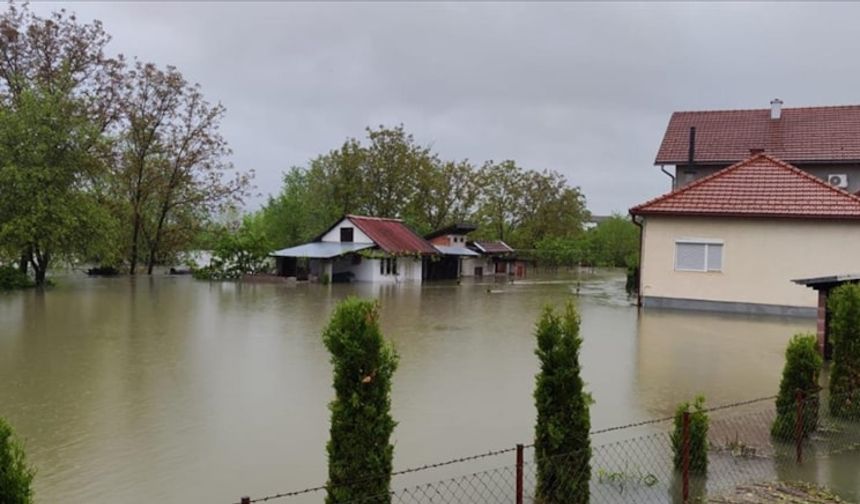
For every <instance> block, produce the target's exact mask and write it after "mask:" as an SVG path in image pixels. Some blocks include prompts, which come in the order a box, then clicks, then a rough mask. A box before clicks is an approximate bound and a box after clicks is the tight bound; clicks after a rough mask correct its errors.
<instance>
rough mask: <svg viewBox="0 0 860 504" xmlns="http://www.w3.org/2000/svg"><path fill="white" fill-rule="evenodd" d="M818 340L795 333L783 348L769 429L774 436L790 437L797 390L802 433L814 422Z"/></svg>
mask: <svg viewBox="0 0 860 504" xmlns="http://www.w3.org/2000/svg"><path fill="white" fill-rule="evenodd" d="M821 364H822V361H821V355H819V353H818V342H817V340H816V338H815V336H814V335H812V334H796V335H795V336H794V337H793V338H792V339H791V341H789V343H788V348H786V349H785V367H784V368H783V370H782V381H780V382H779V395H778V396H777V398H776V419H774V421H773V425H772V426H771V429H770V432H771V435H772V436H773V437H775V438H778V439H783V440H791V439H794V429H795V421H796V415H797V399H796V397H795V396H796V394H797V391H798V390H799V391H801V392H803V397H804V405H803V436H804V437H805V436H808V435H809V434H810V433H811V432H812V431H814V430H815V428H816V426H817V425H818V390H819V389H818V375H819V373H820V371H821Z"/></svg>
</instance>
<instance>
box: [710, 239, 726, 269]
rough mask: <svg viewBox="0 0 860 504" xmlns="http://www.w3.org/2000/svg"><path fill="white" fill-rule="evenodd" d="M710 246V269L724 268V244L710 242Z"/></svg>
mask: <svg viewBox="0 0 860 504" xmlns="http://www.w3.org/2000/svg"><path fill="white" fill-rule="evenodd" d="M707 248H708V271H722V270H723V246H722V245H719V244H716V243H709V244H708V245H707Z"/></svg>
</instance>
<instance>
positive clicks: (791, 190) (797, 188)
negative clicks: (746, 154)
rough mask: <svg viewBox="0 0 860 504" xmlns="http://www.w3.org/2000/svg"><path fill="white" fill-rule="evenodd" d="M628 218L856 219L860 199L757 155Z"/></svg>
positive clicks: (634, 210) (636, 210) (646, 205)
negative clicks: (637, 216)
mask: <svg viewBox="0 0 860 504" xmlns="http://www.w3.org/2000/svg"><path fill="white" fill-rule="evenodd" d="M630 213H631V214H632V215H710V216H736V217H743V216H748V217H789V218H834V219H860V197H858V196H855V195H853V194H851V193H849V192H846V191H843V190H842V189H839V188H837V187H835V186H832V185H830V184H828V183H827V182H825V181H823V180H821V179H819V178H817V177H814V176H813V175H810V174H808V173H806V172H804V171H802V170H800V169H798V168H796V167H794V166H792V165H790V164H788V163H785V162H783V161H780V160H779V159H776V158H774V157H772V156H769V155H767V154H757V155H755V156H753V157H751V158H749V159H746V160H744V161H741V162H740V163H737V164H734V165H732V166H729V167H728V168H724V169H722V170H720V171H718V172H716V173H714V174H712V175H709V176H707V177H703V178H701V179H699V180H696V181H695V182H692V183H690V184H688V185H686V186H684V187H681V188H680V189H678V190H676V191H673V192H670V193H668V194H664V195H663V196H660V197H658V198H655V199H652V200H651V201H648V202H645V203H643V204H641V205H638V206H635V207H633V208H631V209H630Z"/></svg>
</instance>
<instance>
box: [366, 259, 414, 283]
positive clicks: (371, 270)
mask: <svg viewBox="0 0 860 504" xmlns="http://www.w3.org/2000/svg"><path fill="white" fill-rule="evenodd" d="M381 261H382V259H376V258H373V259H368V258H362V260H361V263H360V264H357V265H354V266H352V267H351V268H350V271H352V272H353V274H354V275H355V281H356V282H377V283H400V282H420V281H421V272H422V268H421V259H420V258H413V257H398V258H397V275H382V274H380V273H379V263H380V262H381Z"/></svg>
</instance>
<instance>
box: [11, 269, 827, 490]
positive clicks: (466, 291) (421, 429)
mask: <svg viewBox="0 0 860 504" xmlns="http://www.w3.org/2000/svg"><path fill="white" fill-rule="evenodd" d="M577 288H578V289H579V295H578V296H577V295H576V291H577ZM623 289H624V278H623V275H618V274H607V273H601V274H598V275H597V276H589V277H582V278H576V277H569V278H563V277H554V278H530V279H529V280H528V281H522V282H515V283H513V284H511V283H508V282H505V281H501V282H494V281H493V280H492V279H484V280H483V281H481V280H477V281H474V282H467V281H464V282H463V284H462V285H456V284H454V283H440V284H430V285H424V286H418V285H398V286H374V285H370V284H354V285H334V286H321V285H288V284H244V285H242V284H232V283H223V284H219V283H212V284H210V283H206V282H196V281H194V280H192V279H190V278H167V277H160V278H152V279H150V278H142V277H141V278H137V279H129V278H117V279H88V278H74V277H70V278H67V279H64V280H63V281H61V282H60V286H59V287H57V288H55V289H52V290H50V291H49V292H47V293H46V294H43V295H42V294H38V293H36V292H24V293H13V294H3V295H0V320H2V322H3V324H2V327H0V414H2V415H5V416H7V417H8V418H9V420H10V421H11V422H12V423H13V424H14V425H15V426H16V427H17V428H18V430H19V432H20V434H21V435H22V436H23V437H25V438H26V440H27V448H28V451H29V454H30V457H31V460H32V461H33V462H34V463H35V464H36V465H37V466H38V469H39V474H38V476H37V492H38V497H39V501H40V502H61V501H65V502H82V501H86V502H111V503H112V502H151V501H153V500H155V501H159V500H164V501H168V502H179V501H183V500H189V501H194V502H199V501H211V502H229V501H231V500H235V499H236V498H238V497H239V496H241V495H246V494H251V495H263V494H268V493H272V492H276V491H280V490H285V489H292V488H297V487H304V486H311V485H314V484H317V483H319V482H322V481H324V480H325V475H326V471H325V452H324V446H325V442H326V439H327V438H328V410H327V407H326V404H327V402H328V401H329V400H330V397H331V389H330V379H331V376H330V371H331V368H330V365H329V362H328V355H327V353H326V352H325V349H324V347H323V345H322V342H321V340H320V331H321V329H322V327H323V325H324V324H325V321H326V319H327V317H328V314H329V312H330V310H331V309H332V307H333V306H334V304H335V303H336V302H337V301H338V300H340V299H342V298H344V297H346V296H348V295H351V294H357V295H360V296H365V297H374V298H378V299H379V300H380V302H381V305H382V326H383V330H384V333H385V335H386V336H387V337H389V338H390V339H392V340H393V341H394V343H395V345H396V347H397V349H398V351H399V352H400V354H401V363H400V368H399V369H398V372H397V374H396V375H395V383H394V388H393V407H394V416H395V417H396V419H397V420H398V422H399V425H398V427H397V429H396V431H395V438H396V439H395V443H396V448H395V466H396V467H398V468H400V467H407V466H413V465H417V464H423V463H426V462H431V461H437V460H441V459H447V458H452V457H456V456H461V455H467V454H471V453H475V452H482V451H486V450H489V449H496V448H501V447H508V446H511V445H513V444H514V443H516V442H528V441H529V439H530V437H531V434H532V429H533V421H534V406H533V400H532V396H531V393H532V388H533V383H534V374H535V372H536V371H537V366H536V359H535V357H534V354H533V347H534V341H533V334H532V331H533V325H534V322H535V319H536V317H537V316H538V314H539V312H540V309H541V307H542V306H543V305H545V304H547V303H550V304H554V305H559V304H561V303H563V302H564V301H565V300H566V299H575V300H576V301H577V303H578V305H579V308H580V311H581V315H582V334H583V336H584V338H585V344H584V347H583V351H582V360H583V368H584V371H583V372H584V375H585V380H586V382H587V384H588V389H589V390H590V391H591V392H592V393H593V395H594V398H595V400H596V404H595V405H594V407H593V410H592V425H593V426H594V427H595V428H600V427H606V426H610V425H617V424H620V423H626V422H630V421H636V420H642V419H646V418H651V417H654V416H665V415H667V414H670V413H671V412H672V410H673V408H674V405H675V404H676V403H677V402H678V401H681V400H685V399H688V398H690V397H691V396H692V395H694V394H696V393H700V392H701V393H704V394H705V395H706V396H707V397H708V399H709V402H711V403H712V404H713V403H719V402H726V401H733V400H742V399H749V398H751V397H755V396H761V395H771V394H773V393H774V392H775V390H776V387H777V383H778V380H779V373H780V370H781V366H782V358H783V357H782V354H783V350H784V346H785V343H786V342H787V341H788V339H789V338H790V337H791V335H792V334H793V333H794V332H795V331H797V330H812V329H813V327H814V326H813V323H812V322H811V321H797V320H789V321H783V320H779V319H756V318H739V317H725V316H718V315H712V314H690V313H681V312H651V311H649V312H644V313H642V314H639V313H638V312H637V310H636V309H635V308H634V307H632V306H631V305H630V302H629V300H628V299H627V298H626V296H625V294H624V292H623ZM508 462H512V460H511V461H507V460H506V461H503V463H508ZM452 470H453V471H454V472H455V473H456V471H459V470H461V468H455V469H452ZM838 477H839V476H838V475H836V476H834V478H838Z"/></svg>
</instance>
